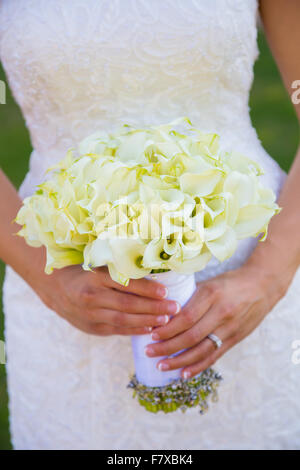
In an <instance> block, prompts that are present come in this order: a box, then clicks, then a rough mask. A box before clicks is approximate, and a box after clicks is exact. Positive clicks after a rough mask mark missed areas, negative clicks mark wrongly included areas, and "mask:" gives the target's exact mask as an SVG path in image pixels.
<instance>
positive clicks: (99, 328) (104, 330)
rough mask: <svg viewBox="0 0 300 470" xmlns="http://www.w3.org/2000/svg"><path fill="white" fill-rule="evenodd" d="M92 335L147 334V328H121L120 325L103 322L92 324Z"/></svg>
mask: <svg viewBox="0 0 300 470" xmlns="http://www.w3.org/2000/svg"><path fill="white" fill-rule="evenodd" d="M91 334H93V335H97V336H111V335H121V336H134V335H146V334H149V328H148V327H146V328H126V327H125V328H122V327H120V326H114V325H105V324H94V326H93V331H92V333H91Z"/></svg>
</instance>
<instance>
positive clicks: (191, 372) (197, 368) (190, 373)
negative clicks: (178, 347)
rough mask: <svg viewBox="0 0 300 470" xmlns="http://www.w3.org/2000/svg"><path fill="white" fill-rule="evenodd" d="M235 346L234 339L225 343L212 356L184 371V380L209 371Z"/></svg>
mask: <svg viewBox="0 0 300 470" xmlns="http://www.w3.org/2000/svg"><path fill="white" fill-rule="evenodd" d="M234 344H235V342H234V340H233V337H231V338H230V339H228V340H227V341H225V342H224V343H223V344H222V346H221V348H219V349H215V350H214V351H213V352H212V353H211V354H210V355H208V356H207V357H206V358H205V359H204V360H203V361H199V362H196V363H195V364H192V365H191V366H189V367H186V368H184V369H182V371H181V376H182V378H184V379H189V378H191V377H194V376H195V375H198V374H200V372H203V371H204V370H206V369H208V368H209V367H211V366H213V365H214V363H215V362H216V361H217V360H218V359H219V358H220V357H221V356H223V354H224V353H225V352H226V351H228V349H230V348H232V346H233V345H234Z"/></svg>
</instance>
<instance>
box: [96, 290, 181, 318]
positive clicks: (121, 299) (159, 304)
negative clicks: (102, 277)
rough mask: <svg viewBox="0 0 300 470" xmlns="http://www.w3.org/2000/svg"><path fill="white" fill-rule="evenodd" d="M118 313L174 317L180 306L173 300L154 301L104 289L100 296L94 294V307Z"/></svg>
mask: <svg viewBox="0 0 300 470" xmlns="http://www.w3.org/2000/svg"><path fill="white" fill-rule="evenodd" d="M97 305H98V306H99V307H104V308H108V309H112V310H118V311H120V312H128V313H142V314H150V315H175V314H176V313H177V312H178V311H179V310H180V305H179V304H178V302H175V301H174V300H154V299H147V298H146V297H140V296H139V295H133V294H129V293H125V292H119V291H117V290H112V289H104V290H102V291H101V295H97V293H96V294H95V298H94V306H97Z"/></svg>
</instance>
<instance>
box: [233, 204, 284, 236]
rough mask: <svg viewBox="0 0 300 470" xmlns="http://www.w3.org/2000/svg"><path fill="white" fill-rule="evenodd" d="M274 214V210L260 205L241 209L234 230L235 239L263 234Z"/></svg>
mask: <svg viewBox="0 0 300 470" xmlns="http://www.w3.org/2000/svg"><path fill="white" fill-rule="evenodd" d="M275 213H276V208H274V207H268V206H260V205H252V206H246V207H243V208H242V209H241V210H240V212H239V216H238V219H237V221H236V224H235V226H234V229H235V231H236V234H237V237H238V238H239V239H240V238H246V237H256V236H257V235H259V234H260V233H263V232H264V230H265V226H266V225H267V224H268V223H269V221H270V219H271V217H272V216H273V215H274V214H275Z"/></svg>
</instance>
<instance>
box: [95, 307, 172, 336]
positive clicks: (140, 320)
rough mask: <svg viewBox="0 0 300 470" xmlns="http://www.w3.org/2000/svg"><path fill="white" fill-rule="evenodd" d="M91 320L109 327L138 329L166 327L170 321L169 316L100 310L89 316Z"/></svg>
mask: <svg viewBox="0 0 300 470" xmlns="http://www.w3.org/2000/svg"><path fill="white" fill-rule="evenodd" d="M89 320H90V321H92V322H95V323H99V322H101V323H105V324H108V325H114V326H121V327H128V328H138V327H146V326H148V327H151V329H149V332H150V331H151V330H152V328H153V327H155V326H157V325H164V324H166V323H167V322H168V321H169V316H168V315H162V316H156V315H140V314H134V313H125V312H120V311H118V310H110V309H105V308H102V309H99V310H93V311H92V312H90V314H89Z"/></svg>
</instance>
